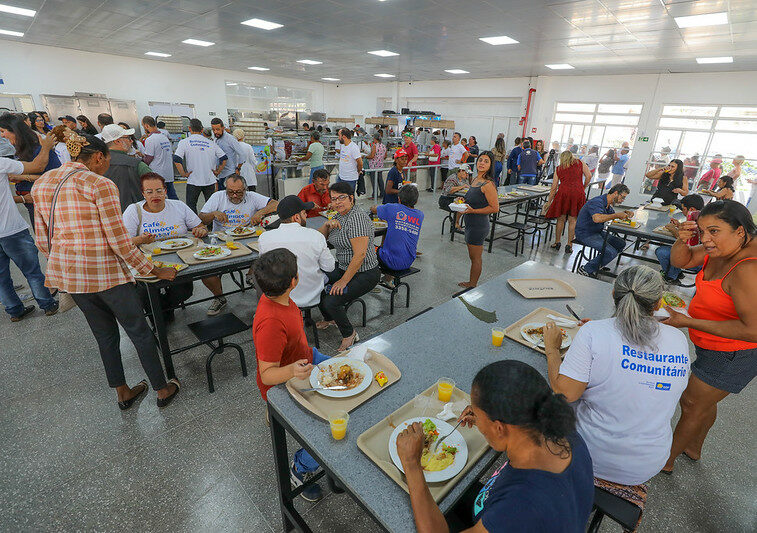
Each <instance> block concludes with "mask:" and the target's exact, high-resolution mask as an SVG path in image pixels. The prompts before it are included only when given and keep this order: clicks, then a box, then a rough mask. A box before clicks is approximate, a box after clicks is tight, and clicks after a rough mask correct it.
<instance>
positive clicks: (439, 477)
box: [389, 416, 468, 483]
mask: <svg viewBox="0 0 757 533" xmlns="http://www.w3.org/2000/svg"><path fill="white" fill-rule="evenodd" d="M426 420H431V421H432V422H433V423H434V424H436V429H437V431H438V432H439V437H440V438H441V437H442V436H444V435H446V434H447V433H449V432H450V431H452V428H453V427H454V426H451V425H449V424H448V423H447V422H445V421H444V420H439V419H438V418H434V417H431V416H418V417H415V418H408V419H407V420H405V421H404V422H401V423H400V424H397V427H396V428H394V431H392V434H391V435H390V436H389V457H391V458H392V462H393V463H394V466H396V467H397V468H399V470H400V472H402V473H403V474H404V473H405V471H404V470H403V469H402V462H401V461H400V457H399V455H397V437H398V436H399V434H400V433H402V432H403V431H405V429H407V427H408V426H409V425H411V424H412V423H414V422H420V423H421V424H423V422H425V421H426ZM443 444H447V445H448V446H455V447H456V448H457V453H456V454H455V460H454V461H453V463H452V464H451V465H449V466H448V467H447V468H445V469H444V470H439V471H437V472H427V471H425V470H424V471H423V477H424V478H426V481H427V482H429V483H437V482H439V481H447V480H448V479H452V478H453V477H455V476H456V475H458V474H459V473H460V472H462V470H463V468H465V463H467V462H468V444H467V443H466V442H465V439H464V438H463V436H462V435H461V434H460V432H459V431H458V430H455V431H454V432H453V433H452V435H450V436H449V437H447V438H446V439H444V443H443Z"/></svg>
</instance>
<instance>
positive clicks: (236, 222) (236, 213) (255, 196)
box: [198, 174, 279, 316]
mask: <svg viewBox="0 0 757 533" xmlns="http://www.w3.org/2000/svg"><path fill="white" fill-rule="evenodd" d="M225 185H226V186H225V190H223V191H217V192H214V193H213V194H212V195H211V196H210V198H209V199H208V201H207V202H205V205H204V206H202V210H201V211H200V213H198V214H199V216H200V220H202V221H203V223H205V224H210V223H211V222H213V231H226V232H230V231H232V230H233V229H235V228H238V227H242V226H258V225H260V223H261V222H262V220H263V218H264V217H265V216H266V215H269V214H271V213H275V212H276V208H277V207H278V205H279V203H278V202H277V201H276V200H271V199H270V198H268V197H267V196H263V195H262V194H259V193H256V192H254V191H248V190H247V182H246V181H245V179H244V178H242V177H241V176H238V175H236V174H232V175H231V176H229V177H228V178H226V183H225ZM202 282H203V283H204V284H205V286H206V287H207V288H208V289H209V290H210V292H212V293H213V295H214V296H215V299H214V300H213V302H211V304H210V307H209V308H208V315H210V316H215V315H217V314H218V313H220V312H221V309H223V308H224V307H225V306H226V298H225V297H224V296H222V294H223V287H222V284H221V278H220V277H219V276H212V277H209V278H204V279H203V280H202Z"/></svg>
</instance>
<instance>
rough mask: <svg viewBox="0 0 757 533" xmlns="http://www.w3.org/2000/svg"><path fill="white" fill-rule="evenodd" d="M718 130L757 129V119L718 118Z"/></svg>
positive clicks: (716, 125) (716, 126) (716, 127)
mask: <svg viewBox="0 0 757 533" xmlns="http://www.w3.org/2000/svg"><path fill="white" fill-rule="evenodd" d="M715 129H716V130H731V131H757V120H718V122H717V124H715Z"/></svg>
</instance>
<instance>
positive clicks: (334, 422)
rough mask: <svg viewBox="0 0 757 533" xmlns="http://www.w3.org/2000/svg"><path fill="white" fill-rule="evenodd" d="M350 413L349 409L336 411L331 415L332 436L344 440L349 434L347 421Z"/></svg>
mask: <svg viewBox="0 0 757 533" xmlns="http://www.w3.org/2000/svg"><path fill="white" fill-rule="evenodd" d="M349 420H350V415H349V414H347V411H334V412H332V413H331V414H330V415H329V426H330V427H331V436H332V437H334V440H342V439H343V438H344V436H345V435H346V434H347V422H349Z"/></svg>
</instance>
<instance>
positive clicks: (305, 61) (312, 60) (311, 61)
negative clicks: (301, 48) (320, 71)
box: [297, 59, 323, 65]
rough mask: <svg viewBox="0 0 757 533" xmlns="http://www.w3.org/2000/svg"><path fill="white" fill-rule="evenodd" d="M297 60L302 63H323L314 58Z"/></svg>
mask: <svg viewBox="0 0 757 533" xmlns="http://www.w3.org/2000/svg"><path fill="white" fill-rule="evenodd" d="M297 62H298V63H302V64H303V65H323V61H316V60H314V59H298V60H297Z"/></svg>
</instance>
